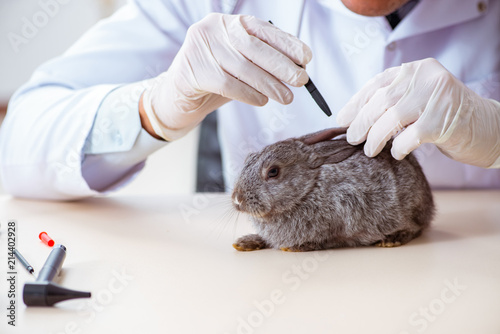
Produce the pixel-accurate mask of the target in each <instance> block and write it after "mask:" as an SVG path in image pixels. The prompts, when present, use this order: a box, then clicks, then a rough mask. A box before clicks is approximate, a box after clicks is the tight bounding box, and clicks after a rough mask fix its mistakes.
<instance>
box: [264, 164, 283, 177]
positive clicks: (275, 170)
mask: <svg viewBox="0 0 500 334" xmlns="http://www.w3.org/2000/svg"><path fill="white" fill-rule="evenodd" d="M279 173H280V169H279V167H276V166H273V167H271V168H269V170H268V171H267V177H268V178H272V177H277V176H278V175H279Z"/></svg>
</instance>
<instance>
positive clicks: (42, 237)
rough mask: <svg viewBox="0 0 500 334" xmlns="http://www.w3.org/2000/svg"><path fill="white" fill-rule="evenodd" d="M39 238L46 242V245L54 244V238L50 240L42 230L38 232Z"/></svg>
mask: <svg viewBox="0 0 500 334" xmlns="http://www.w3.org/2000/svg"><path fill="white" fill-rule="evenodd" d="M38 237H39V238H40V240H42V241H43V243H44V244H46V245H47V246H49V247H52V246H54V240H52V238H51V237H49V236H48V234H47V232H42V233H40V235H39V236H38Z"/></svg>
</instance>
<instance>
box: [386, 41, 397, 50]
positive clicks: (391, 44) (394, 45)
mask: <svg viewBox="0 0 500 334" xmlns="http://www.w3.org/2000/svg"><path fill="white" fill-rule="evenodd" d="M395 49H396V42H391V43H390V44H389V45H387V50H389V51H394V50H395Z"/></svg>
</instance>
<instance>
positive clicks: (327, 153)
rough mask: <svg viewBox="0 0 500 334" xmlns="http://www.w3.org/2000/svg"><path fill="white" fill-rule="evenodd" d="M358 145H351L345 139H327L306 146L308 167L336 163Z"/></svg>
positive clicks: (357, 147)
mask: <svg viewBox="0 0 500 334" xmlns="http://www.w3.org/2000/svg"><path fill="white" fill-rule="evenodd" d="M359 149H360V146H359V145H358V146H352V145H351V144H349V143H348V142H347V141H345V140H341V139H339V140H328V141H324V142H319V143H317V144H315V145H310V146H308V150H309V158H308V161H307V162H308V165H309V167H310V168H318V167H319V166H321V165H329V164H336V163H339V162H342V161H344V160H345V159H347V158H349V157H350V156H351V155H353V154H354V153H355V152H356V151H357V150H359Z"/></svg>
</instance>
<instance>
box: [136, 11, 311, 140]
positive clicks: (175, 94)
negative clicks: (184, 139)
mask: <svg viewBox="0 0 500 334" xmlns="http://www.w3.org/2000/svg"><path fill="white" fill-rule="evenodd" d="M311 57H312V53H311V50H310V49H309V47H308V46H307V45H305V44H304V43H303V42H301V41H300V40H299V39H297V38H296V37H294V36H292V35H290V34H288V33H285V32H283V31H281V30H279V29H278V28H276V27H275V26H273V25H272V24H270V23H268V22H265V21H261V20H258V19H256V18H255V17H253V16H243V15H225V14H210V15H208V16H207V17H205V18H204V19H203V20H201V21H200V22H198V23H196V24H194V25H193V26H191V27H190V28H189V29H188V32H187V35H186V38H185V40H184V43H183V45H182V47H181V49H180V50H179V52H178V54H177V55H176V57H175V59H174V60H173V62H172V64H171V66H170V67H169V69H168V70H167V71H166V72H164V73H162V74H161V75H159V76H158V77H157V78H154V79H152V80H151V81H150V84H151V85H152V86H151V87H150V88H147V89H146V90H145V92H144V95H143V106H144V110H145V111H146V114H147V116H148V118H149V121H150V122H151V125H152V127H153V129H154V130H155V132H156V133H157V134H158V135H159V136H160V137H162V138H164V139H166V140H169V141H171V140H174V139H177V138H179V137H181V136H183V135H184V134H186V133H187V132H188V131H189V130H191V129H193V128H194V127H195V126H196V125H197V124H198V123H200V122H201V121H202V120H203V118H204V117H205V116H206V115H207V114H208V113H210V112H212V111H214V110H215V109H217V108H218V107H220V106H222V105H223V104H225V103H227V102H228V101H230V100H238V101H241V102H244V103H248V104H251V105H256V106H263V105H265V104H266V103H267V101H268V98H271V99H273V100H276V101H278V102H279V103H282V104H288V103H290V102H292V100H293V94H292V92H291V91H290V89H289V88H288V87H287V86H286V85H285V84H284V83H287V84H289V85H292V86H296V87H299V86H302V85H304V84H306V83H307V81H308V75H307V73H306V71H305V70H304V69H303V68H301V67H299V66H298V65H297V64H300V65H302V66H304V65H305V64H307V63H308V62H309V61H310V60H311Z"/></svg>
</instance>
